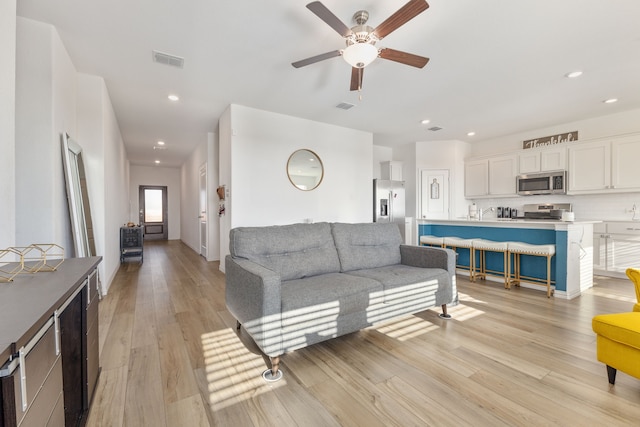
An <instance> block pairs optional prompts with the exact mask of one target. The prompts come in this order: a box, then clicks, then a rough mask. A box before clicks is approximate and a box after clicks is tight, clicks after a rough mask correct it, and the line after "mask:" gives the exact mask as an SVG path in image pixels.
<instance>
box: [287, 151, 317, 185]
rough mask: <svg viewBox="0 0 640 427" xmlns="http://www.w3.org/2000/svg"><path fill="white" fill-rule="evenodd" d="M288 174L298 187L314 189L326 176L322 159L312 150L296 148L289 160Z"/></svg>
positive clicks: (292, 182)
mask: <svg viewBox="0 0 640 427" xmlns="http://www.w3.org/2000/svg"><path fill="white" fill-rule="evenodd" d="M287 176H288V177H289V181H291V184H293V185H294V186H295V187H296V188H297V189H299V190H303V191H310V190H313V189H314V188H317V187H318V185H320V183H321V182H322V178H323V177H324V166H323V165H322V160H320V157H319V156H318V155H317V154H316V153H314V152H313V151H311V150H307V149H302V150H296V151H294V152H293V154H291V156H289V160H288V161H287Z"/></svg>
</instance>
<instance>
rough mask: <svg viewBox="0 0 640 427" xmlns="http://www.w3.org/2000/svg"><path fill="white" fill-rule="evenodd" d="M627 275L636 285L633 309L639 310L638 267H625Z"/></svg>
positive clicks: (639, 276) (639, 277)
mask: <svg viewBox="0 0 640 427" xmlns="http://www.w3.org/2000/svg"><path fill="white" fill-rule="evenodd" d="M627 277H628V278H629V280H631V281H632V282H633V284H634V285H635V286H636V305H634V306H633V311H640V268H627Z"/></svg>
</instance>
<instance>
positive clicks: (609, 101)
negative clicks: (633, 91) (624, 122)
mask: <svg viewBox="0 0 640 427" xmlns="http://www.w3.org/2000/svg"><path fill="white" fill-rule="evenodd" d="M602 102H604V103H605V104H613V103H614V102H618V98H609V99H605V100H604V101H602Z"/></svg>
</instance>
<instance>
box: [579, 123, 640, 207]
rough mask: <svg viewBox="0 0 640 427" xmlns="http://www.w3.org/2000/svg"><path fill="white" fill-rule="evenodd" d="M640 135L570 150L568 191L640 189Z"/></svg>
mask: <svg viewBox="0 0 640 427" xmlns="http://www.w3.org/2000/svg"><path fill="white" fill-rule="evenodd" d="M638 159H640V135H632V136H625V137H619V138H611V139H608V140H606V141H605V140H602V141H596V142H589V143H584V144H576V145H572V146H571V147H569V192H570V193H574V194H575V193H603V192H607V193H608V192H624V191H638V190H640V173H638Z"/></svg>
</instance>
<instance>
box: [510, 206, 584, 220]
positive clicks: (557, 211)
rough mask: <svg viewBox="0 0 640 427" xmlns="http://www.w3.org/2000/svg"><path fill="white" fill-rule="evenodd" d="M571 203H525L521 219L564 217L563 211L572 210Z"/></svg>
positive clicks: (557, 218) (558, 218)
mask: <svg viewBox="0 0 640 427" xmlns="http://www.w3.org/2000/svg"><path fill="white" fill-rule="evenodd" d="M571 209H572V208H571V203H555V204H552V203H542V204H535V203H532V204H528V205H524V207H523V212H522V215H523V216H521V217H520V218H521V219H531V220H534V219H535V220H556V221H560V220H561V219H562V213H563V212H571Z"/></svg>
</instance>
